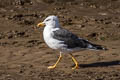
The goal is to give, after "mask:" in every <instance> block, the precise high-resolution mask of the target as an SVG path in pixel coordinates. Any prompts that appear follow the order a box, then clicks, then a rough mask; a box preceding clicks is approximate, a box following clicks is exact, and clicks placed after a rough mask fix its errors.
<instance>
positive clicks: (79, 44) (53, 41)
mask: <svg viewBox="0 0 120 80" xmlns="http://www.w3.org/2000/svg"><path fill="white" fill-rule="evenodd" d="M37 26H38V27H40V26H45V28H44V31H43V37H44V41H45V43H46V44H47V45H48V46H49V47H50V48H52V49H55V50H59V51H60V56H59V58H58V60H57V62H56V63H55V64H54V65H53V66H49V67H48V68H49V69H53V68H55V67H56V65H57V64H58V63H59V61H60V60H61V58H62V53H69V54H70V55H71V57H72V60H73V62H74V63H75V66H74V67H73V68H72V69H76V68H78V67H79V66H78V62H77V60H76V59H75V58H74V56H73V55H72V53H73V52H76V51H81V50H85V49H89V50H105V48H103V47H102V46H100V45H96V44H93V43H91V42H89V41H88V40H85V39H83V38H79V37H78V36H76V35H75V34H73V33H72V32H70V31H68V30H66V29H63V28H61V26H60V24H59V20H58V17H57V16H54V15H52V16H48V17H47V18H46V19H45V20H44V21H43V22H41V23H39V24H38V25H37Z"/></svg>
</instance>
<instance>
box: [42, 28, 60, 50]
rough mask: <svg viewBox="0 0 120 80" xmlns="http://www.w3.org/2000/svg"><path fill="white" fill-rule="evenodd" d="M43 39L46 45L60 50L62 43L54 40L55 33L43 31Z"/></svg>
mask: <svg viewBox="0 0 120 80" xmlns="http://www.w3.org/2000/svg"><path fill="white" fill-rule="evenodd" d="M43 38H44V40H45V43H46V44H47V45H48V46H49V47H50V48H52V49H59V48H61V46H60V41H59V40H56V39H54V38H53V33H52V31H51V30H49V29H44V31H43Z"/></svg>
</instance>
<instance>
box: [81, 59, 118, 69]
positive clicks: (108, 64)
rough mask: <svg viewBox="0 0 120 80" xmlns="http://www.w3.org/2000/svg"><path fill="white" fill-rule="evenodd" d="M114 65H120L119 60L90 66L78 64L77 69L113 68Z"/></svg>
mask: <svg viewBox="0 0 120 80" xmlns="http://www.w3.org/2000/svg"><path fill="white" fill-rule="evenodd" d="M114 65H120V60H116V61H109V62H96V63H91V64H79V67H82V68H88V67H108V66H114Z"/></svg>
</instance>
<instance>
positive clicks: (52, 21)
mask: <svg viewBox="0 0 120 80" xmlns="http://www.w3.org/2000/svg"><path fill="white" fill-rule="evenodd" d="M43 26H49V27H59V20H58V17H57V16H54V15H52V16H48V17H47V18H46V19H45V20H44V21H43V22H40V23H38V24H37V27H43Z"/></svg>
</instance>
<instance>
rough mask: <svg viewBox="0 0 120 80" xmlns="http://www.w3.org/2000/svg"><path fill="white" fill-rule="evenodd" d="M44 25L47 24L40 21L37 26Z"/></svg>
mask: <svg viewBox="0 0 120 80" xmlns="http://www.w3.org/2000/svg"><path fill="white" fill-rule="evenodd" d="M43 26H45V24H44V23H43V22H40V23H38V24H37V27H43Z"/></svg>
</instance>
